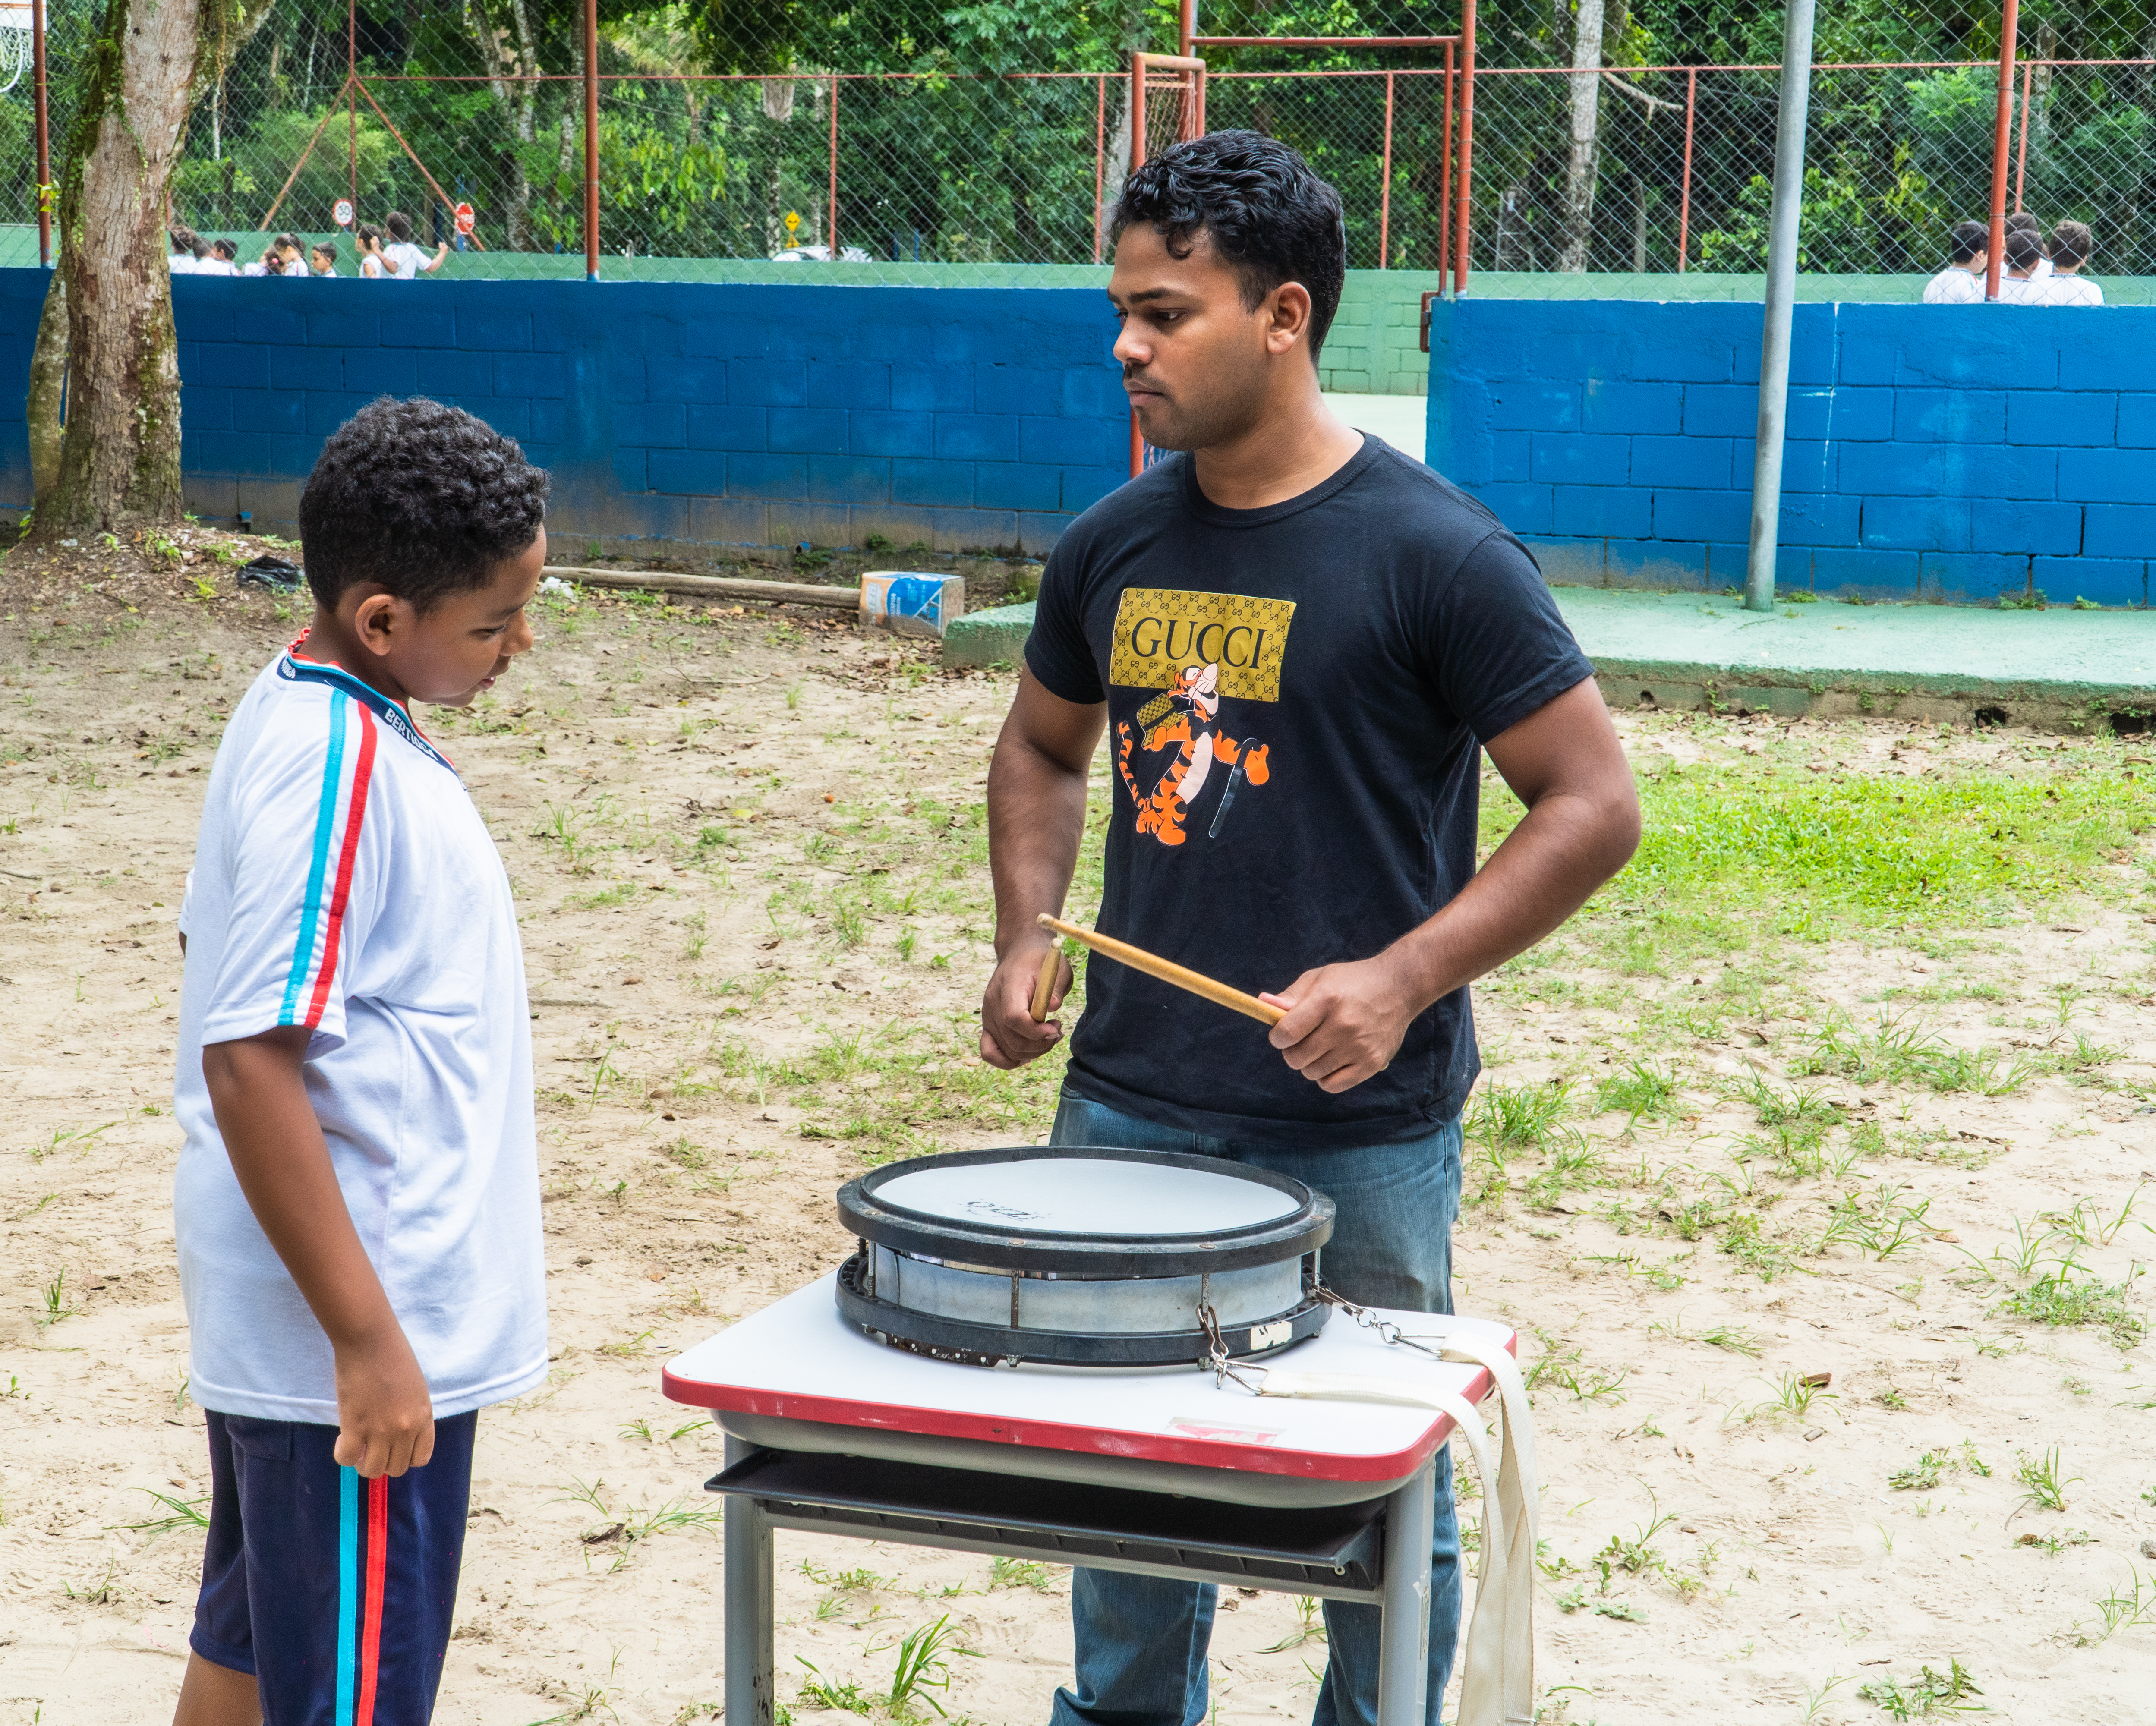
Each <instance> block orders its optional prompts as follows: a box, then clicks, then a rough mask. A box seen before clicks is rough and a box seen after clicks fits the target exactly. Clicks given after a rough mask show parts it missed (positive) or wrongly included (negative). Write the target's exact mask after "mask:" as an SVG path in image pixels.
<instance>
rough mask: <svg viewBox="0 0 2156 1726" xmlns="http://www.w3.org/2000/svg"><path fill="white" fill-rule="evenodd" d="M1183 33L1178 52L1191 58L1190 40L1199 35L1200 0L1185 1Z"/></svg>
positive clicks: (1186, 57) (1184, 57)
mask: <svg viewBox="0 0 2156 1726" xmlns="http://www.w3.org/2000/svg"><path fill="white" fill-rule="evenodd" d="M1182 12H1183V33H1182V39H1181V41H1180V44H1178V47H1177V49H1176V50H1175V51H1176V52H1177V53H1178V54H1181V55H1182V56H1183V59H1186V60H1187V59H1189V58H1190V39H1191V38H1192V37H1193V36H1195V35H1196V34H1197V33H1198V0H1183V7H1182Z"/></svg>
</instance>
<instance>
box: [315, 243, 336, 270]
mask: <svg viewBox="0 0 2156 1726" xmlns="http://www.w3.org/2000/svg"><path fill="white" fill-rule="evenodd" d="M309 262H310V264H311V266H312V268H313V270H314V273H315V274H316V275H332V276H333V275H336V273H337V267H336V265H337V249H336V247H335V246H333V245H331V244H330V243H329V242H328V241H327V240H324V241H323V242H322V243H321V244H320V245H318V246H316V248H315V249H314V251H313V253H312V254H311V257H310V259H309Z"/></svg>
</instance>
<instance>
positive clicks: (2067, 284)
mask: <svg viewBox="0 0 2156 1726" xmlns="http://www.w3.org/2000/svg"><path fill="white" fill-rule="evenodd" d="M2094 244H2095V240H2094V238H2093V237H2092V235H2091V234H2090V233H2089V229H2088V223H2086V222H2061V223H2059V225H2058V226H2057V227H2056V228H2054V229H2052V230H2051V279H2050V280H2047V281H2046V283H2045V284H2044V304H2045V305H2046V306H2101V305H2102V304H2103V290H2102V288H2100V287H2098V286H2097V285H2096V284H2095V283H2094V282H2092V281H2091V280H2089V279H2088V278H2087V276H2085V275H2082V273H2081V272H2082V265H2084V264H2086V263H2087V262H2088V255H2089V252H2090V250H2091V249H2092V247H2093V246H2094Z"/></svg>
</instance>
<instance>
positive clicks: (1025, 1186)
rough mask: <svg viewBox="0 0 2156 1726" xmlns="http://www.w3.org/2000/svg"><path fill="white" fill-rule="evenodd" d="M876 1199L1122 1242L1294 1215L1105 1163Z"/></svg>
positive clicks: (941, 1176)
mask: <svg viewBox="0 0 2156 1726" xmlns="http://www.w3.org/2000/svg"><path fill="white" fill-rule="evenodd" d="M876 1198H877V1199H878V1201H879V1202H880V1203H882V1204H885V1205H897V1206H901V1207H903V1208H904V1209H906V1210H910V1211H912V1212H913V1213H914V1214H915V1215H919V1216H929V1217H937V1218H941V1219H943V1220H947V1221H950V1222H957V1223H967V1224H970V1225H972V1226H973V1227H974V1228H977V1229H996V1230H1009V1232H1011V1233H1013V1234H1024V1235H1030V1234H1051V1235H1102V1236H1123V1237H1140V1236H1144V1235H1207V1234H1211V1233H1213V1232H1214V1231H1215V1230H1224V1229H1248V1228H1255V1227H1258V1226H1259V1225H1262V1224H1265V1223H1270V1222H1277V1221H1279V1220H1281V1218H1283V1217H1286V1216H1291V1215H1294V1214H1295V1212H1296V1210H1298V1209H1299V1208H1300V1205H1299V1201H1298V1200H1296V1199H1295V1198H1293V1197H1292V1196H1291V1195H1290V1194H1286V1193H1283V1192H1281V1191H1280V1190H1279V1189H1277V1188H1275V1187H1269V1186H1266V1185H1265V1184H1263V1183H1262V1182H1259V1181H1255V1180H1245V1179H1242V1178H1240V1176H1236V1175H1232V1174H1214V1172H1213V1171H1211V1170H1210V1169H1178V1168H1176V1167H1175V1166H1174V1165H1173V1164H1162V1163H1126V1162H1122V1161H1120V1160H1116V1159H1113V1158H1106V1157H1029V1158H1025V1159H1024V1160H1022V1161H1018V1162H1011V1163H974V1164H965V1165H962V1166H960V1167H955V1168H952V1167H946V1168H938V1169H916V1170H915V1171H913V1172H912V1173H911V1174H902V1175H900V1176H899V1177H898V1178H897V1179H895V1180H890V1181H885V1182H883V1183H881V1184H879V1185H878V1186H877V1188H876Z"/></svg>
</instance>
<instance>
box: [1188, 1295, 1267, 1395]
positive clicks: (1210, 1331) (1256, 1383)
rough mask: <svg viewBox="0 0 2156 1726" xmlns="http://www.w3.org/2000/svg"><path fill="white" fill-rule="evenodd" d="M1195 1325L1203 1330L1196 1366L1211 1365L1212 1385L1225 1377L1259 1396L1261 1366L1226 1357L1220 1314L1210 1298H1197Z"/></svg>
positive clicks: (1217, 1385)
mask: <svg viewBox="0 0 2156 1726" xmlns="http://www.w3.org/2000/svg"><path fill="white" fill-rule="evenodd" d="M1198 1327H1199V1329H1200V1330H1202V1331H1204V1333H1205V1347H1206V1355H1205V1359H1204V1360H1203V1361H1202V1362H1201V1363H1199V1365H1200V1369H1201V1370H1202V1369H1204V1368H1205V1367H1210V1368H1212V1369H1213V1388H1214V1390H1219V1389H1221V1388H1222V1386H1223V1384H1224V1382H1225V1381H1226V1380H1227V1379H1234V1380H1235V1383H1236V1384H1239V1385H1240V1386H1241V1387H1242V1388H1243V1389H1244V1390H1247V1391H1249V1392H1250V1395H1253V1396H1263V1395H1265V1368H1263V1367H1261V1366H1260V1367H1245V1366H1239V1365H1238V1364H1236V1363H1235V1361H1234V1360H1233V1359H1230V1358H1229V1354H1228V1344H1227V1342H1226V1340H1225V1339H1224V1338H1223V1337H1222V1336H1221V1334H1220V1315H1219V1313H1218V1312H1214V1310H1213V1302H1211V1301H1210V1300H1201V1301H1199V1303H1198Z"/></svg>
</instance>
